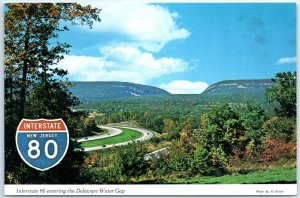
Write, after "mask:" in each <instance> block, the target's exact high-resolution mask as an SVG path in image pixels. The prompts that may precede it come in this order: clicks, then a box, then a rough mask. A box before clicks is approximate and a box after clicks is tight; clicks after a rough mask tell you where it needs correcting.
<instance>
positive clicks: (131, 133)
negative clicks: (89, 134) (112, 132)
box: [81, 128, 142, 148]
mask: <svg viewBox="0 0 300 198" xmlns="http://www.w3.org/2000/svg"><path fill="white" fill-rule="evenodd" d="M121 130H122V131H123V133H121V134H119V135H116V136H113V137H107V138H103V139H99V140H91V141H86V142H82V144H81V147H83V148H89V147H95V146H103V145H108V144H117V143H121V142H127V141H130V140H134V139H136V138H139V137H141V136H142V133H141V132H139V131H136V130H132V129H127V128H122V129H121Z"/></svg>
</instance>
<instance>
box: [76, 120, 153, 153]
mask: <svg viewBox="0 0 300 198" xmlns="http://www.w3.org/2000/svg"><path fill="white" fill-rule="evenodd" d="M101 127H102V128H105V129H107V130H108V131H109V132H108V133H109V134H112V132H113V131H115V133H114V135H107V133H106V134H102V135H96V136H89V137H86V138H81V139H80V140H81V142H84V141H89V140H96V139H102V138H107V137H112V136H115V135H119V134H121V133H122V130H120V129H117V128H113V127H106V126H101ZM122 128H127V129H132V130H136V131H139V132H141V133H142V134H143V135H142V137H139V138H137V139H134V140H130V141H126V142H121V143H117V144H108V145H105V147H103V146H96V147H89V148H84V151H95V150H102V149H108V148H112V147H115V146H124V145H127V144H129V143H132V142H133V141H140V142H143V141H146V140H149V139H151V138H152V137H153V132H152V131H150V130H147V129H141V128H133V127H122ZM117 131H121V133H118V134H116V133H117ZM105 135H106V136H105ZM82 139H83V140H82ZM77 141H78V140H77Z"/></svg>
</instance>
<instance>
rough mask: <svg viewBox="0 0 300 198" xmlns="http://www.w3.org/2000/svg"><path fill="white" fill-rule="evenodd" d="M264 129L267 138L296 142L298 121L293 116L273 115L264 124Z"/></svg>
mask: <svg viewBox="0 0 300 198" xmlns="http://www.w3.org/2000/svg"><path fill="white" fill-rule="evenodd" d="M262 131H264V133H265V134H266V137H267V138H271V139H275V140H280V141H284V142H286V143H287V142H290V141H294V142H296V123H295V121H294V119H291V118H283V117H272V118H270V119H269V120H267V121H266V122H265V123H264V124H263V126H262Z"/></svg>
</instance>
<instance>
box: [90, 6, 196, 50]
mask: <svg viewBox="0 0 300 198" xmlns="http://www.w3.org/2000/svg"><path fill="white" fill-rule="evenodd" d="M91 4H92V6H93V7H98V8H101V9H102V11H101V13H100V18H101V22H100V23H95V24H94V25H93V29H91V31H98V32H114V33H118V34H121V35H125V36H126V37H128V38H129V42H130V43H132V44H133V45H135V46H137V47H142V48H144V49H145V50H147V51H151V52H157V51H159V50H160V49H162V48H163V47H164V45H166V44H167V43H168V42H170V41H172V40H177V39H185V38H187V37H188V36H189V35H190V34H191V33H190V32H189V31H188V30H186V29H184V28H180V27H178V25H177V24H176V21H175V20H176V19H178V18H179V14H178V13H176V12H170V11H169V10H168V9H167V8H164V7H162V6H160V5H154V4H145V3H137V2H134V3H120V2H118V3H99V2H98V3H91Z"/></svg>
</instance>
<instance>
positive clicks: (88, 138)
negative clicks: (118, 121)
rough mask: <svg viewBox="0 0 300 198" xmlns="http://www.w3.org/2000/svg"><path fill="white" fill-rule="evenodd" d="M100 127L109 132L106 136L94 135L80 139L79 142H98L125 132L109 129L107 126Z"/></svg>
mask: <svg viewBox="0 0 300 198" xmlns="http://www.w3.org/2000/svg"><path fill="white" fill-rule="evenodd" d="M99 127H100V128H103V129H106V130H107V131H108V132H107V133H104V134H101V135H93V136H88V137H84V138H80V139H78V140H77V142H86V141H90V140H98V139H103V138H108V137H113V136H116V135H120V134H121V133H123V131H122V130H121V129H117V128H112V127H107V126H99Z"/></svg>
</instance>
